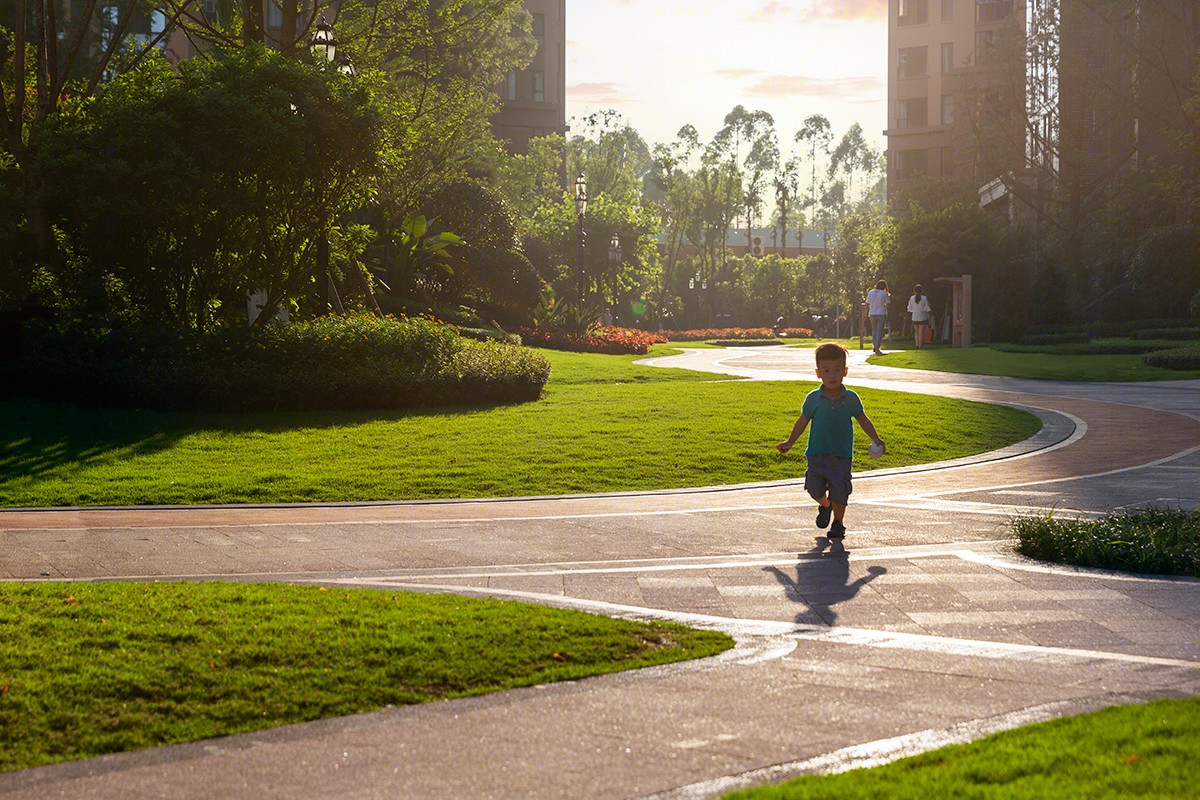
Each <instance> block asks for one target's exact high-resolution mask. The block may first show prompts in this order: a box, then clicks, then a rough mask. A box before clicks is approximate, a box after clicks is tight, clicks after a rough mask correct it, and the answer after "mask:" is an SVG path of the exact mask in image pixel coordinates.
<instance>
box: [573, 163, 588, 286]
mask: <svg viewBox="0 0 1200 800" xmlns="http://www.w3.org/2000/svg"><path fill="white" fill-rule="evenodd" d="M587 204H588V194H587V178H585V177H583V173H582V172H581V173H579V177H578V178H576V179H575V217H576V218H577V219H578V221H579V232H578V238H579V304H580V306H582V305H583V304H584V303H585V302H586V301H587V266H586V265H587V231H586V230H585V229H584V226H583V220H584V217H585V216H586V215H587Z"/></svg>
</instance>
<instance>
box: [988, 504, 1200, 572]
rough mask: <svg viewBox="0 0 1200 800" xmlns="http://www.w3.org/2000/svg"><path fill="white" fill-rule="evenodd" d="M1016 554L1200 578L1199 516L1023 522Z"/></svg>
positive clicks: (1159, 512)
mask: <svg viewBox="0 0 1200 800" xmlns="http://www.w3.org/2000/svg"><path fill="white" fill-rule="evenodd" d="M1010 529H1011V532H1012V535H1013V537H1014V539H1015V540H1016V548H1017V552H1019V553H1021V554H1022V555H1025V556H1028V557H1030V558H1036V559H1039V560H1042V561H1051V562H1054V563H1058V564H1073V565H1075V566H1078V567H1098V568H1101V569H1118V570H1124V571H1127V572H1138V573H1143V574H1155V575H1185V576H1190V577H1200V511H1182V510H1179V511H1172V510H1169V509H1157V508H1149V509H1145V510H1141V511H1131V512H1122V513H1114V514H1109V515H1107V516H1105V517H1102V518H1101V519H1097V520H1085V519H1080V520H1067V519H1057V518H1055V517H1054V515H1053V514H1050V515H1048V516H1045V517H1021V518H1018V519H1016V520H1014V521H1013V522H1012V523H1010Z"/></svg>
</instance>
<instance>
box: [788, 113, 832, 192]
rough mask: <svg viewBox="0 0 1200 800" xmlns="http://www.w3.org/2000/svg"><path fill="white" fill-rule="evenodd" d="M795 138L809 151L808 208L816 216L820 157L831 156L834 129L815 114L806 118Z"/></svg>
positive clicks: (827, 121) (825, 120) (826, 120)
mask: <svg viewBox="0 0 1200 800" xmlns="http://www.w3.org/2000/svg"><path fill="white" fill-rule="evenodd" d="M795 138H796V142H797V143H798V144H800V145H802V146H804V147H806V148H807V149H808V163H809V167H810V172H811V177H810V181H809V187H808V203H807V208H809V209H812V211H810V213H812V214H815V213H816V207H817V202H818V199H819V195H818V194H817V166H818V163H819V159H818V156H827V155H828V154H829V145H830V143H831V142H832V141H833V128H832V126H830V124H829V120H828V119H826V118H825V117H824V116H822V115H820V114H813V115H812V116H810V117H806V118H805V120H804V127H802V128H801V129H800V130H798V131H796V137H795Z"/></svg>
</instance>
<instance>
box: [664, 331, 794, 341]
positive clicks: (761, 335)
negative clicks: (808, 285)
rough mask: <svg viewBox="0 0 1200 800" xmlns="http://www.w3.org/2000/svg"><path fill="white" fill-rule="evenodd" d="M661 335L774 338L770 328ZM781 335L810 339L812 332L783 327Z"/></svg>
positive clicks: (666, 333)
mask: <svg viewBox="0 0 1200 800" xmlns="http://www.w3.org/2000/svg"><path fill="white" fill-rule="evenodd" d="M662 335H663V336H665V337H666V338H667V341H671V342H705V341H708V340H710V339H774V338H775V331H774V330H773V329H771V328H701V329H698V330H690V331H663V332H662ZM782 335H783V336H785V337H787V338H789V339H811V338H812V337H813V332H812V331H811V330H809V329H808V328H784V329H783V331H782Z"/></svg>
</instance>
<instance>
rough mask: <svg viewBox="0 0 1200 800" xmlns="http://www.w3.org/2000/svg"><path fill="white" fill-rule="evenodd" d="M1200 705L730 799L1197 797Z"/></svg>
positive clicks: (1116, 712)
mask: <svg viewBox="0 0 1200 800" xmlns="http://www.w3.org/2000/svg"><path fill="white" fill-rule="evenodd" d="M1198 782H1200V699H1196V698H1192V699H1189V700H1177V701H1158V702H1154V703H1150V704H1147V705H1141V706H1117V707H1113V708H1107V709H1105V710H1103V711H1100V712H1097V713H1095V714H1088V715H1084V716H1079V717H1070V718H1065V719H1057V720H1052V721H1050V722H1044V723H1041V724H1038V725H1031V726H1029V727H1025V728H1020V729H1017V730H1013V731H1005V732H1002V733H997V734H994V735H992V736H989V737H987V738H986V739H982V740H980V741H978V742H972V743H971V744H966V745H956V746H952V747H946V748H942V749H940V750H935V751H933V752H931V753H925V754H923V755H919V756H914V757H912V758H906V759H903V760H901V761H896V762H893V763H891V764H885V765H883V766H880V767H875V768H872V769H866V770H854V771H850V772H844V773H840V774H837V775H816V776H806V777H803V778H799V779H797V780H795V781H791V782H789V783H785V784H781V785H779V786H770V787H762V788H757V789H748V790H745V791H740V792H734V793H732V794H728V795H726V796H725V797H726V798H729V800H733V798H737V799H738V800H818V799H819V800H929V799H930V798H956V799H962V798H965V799H966V800H972V799H974V798H978V799H979V800H1027V799H1028V798H1037V799H1038V800H1076V799H1077V798H1088V800H1118V798H1127V797H1141V798H1160V799H1161V800H1167V799H1168V798H1172V799H1173V798H1181V797H1196V791H1197V783H1198Z"/></svg>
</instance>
